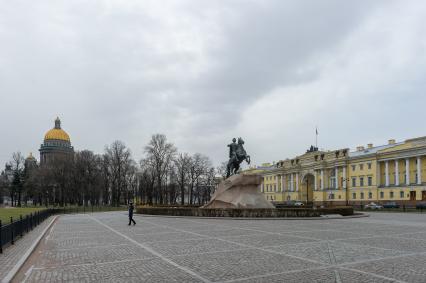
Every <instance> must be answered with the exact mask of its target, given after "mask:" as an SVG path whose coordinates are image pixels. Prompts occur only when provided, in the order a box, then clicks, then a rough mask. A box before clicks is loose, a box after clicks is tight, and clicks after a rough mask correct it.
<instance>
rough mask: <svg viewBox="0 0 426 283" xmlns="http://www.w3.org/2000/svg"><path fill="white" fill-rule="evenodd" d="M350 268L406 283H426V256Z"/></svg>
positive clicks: (414, 256)
mask: <svg viewBox="0 0 426 283" xmlns="http://www.w3.org/2000/svg"><path fill="white" fill-rule="evenodd" d="M348 267H350V268H353V269H358V270H362V271H365V272H370V273H373V272H374V273H376V274H379V275H383V276H386V277H390V278H395V279H398V280H401V281H405V282H419V283H424V282H426V254H422V255H410V256H406V257H398V258H390V259H381V260H375V261H369V262H367V263H359V264H354V265H349V266H348Z"/></svg>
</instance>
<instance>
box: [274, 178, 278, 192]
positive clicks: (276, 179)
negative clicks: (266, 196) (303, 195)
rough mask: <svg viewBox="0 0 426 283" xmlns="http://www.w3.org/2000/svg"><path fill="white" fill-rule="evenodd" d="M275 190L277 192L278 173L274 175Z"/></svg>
mask: <svg viewBox="0 0 426 283" xmlns="http://www.w3.org/2000/svg"><path fill="white" fill-rule="evenodd" d="M274 191H275V192H278V175H276V176H275V190H274Z"/></svg>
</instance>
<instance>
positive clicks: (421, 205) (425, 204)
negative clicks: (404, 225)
mask: <svg viewBox="0 0 426 283" xmlns="http://www.w3.org/2000/svg"><path fill="white" fill-rule="evenodd" d="M416 208H417V209H426V201H422V202H418V203H417V204H416Z"/></svg>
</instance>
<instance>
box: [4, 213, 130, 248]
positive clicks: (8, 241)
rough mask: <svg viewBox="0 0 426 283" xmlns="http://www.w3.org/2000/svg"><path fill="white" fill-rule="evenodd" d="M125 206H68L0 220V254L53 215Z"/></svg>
mask: <svg viewBox="0 0 426 283" xmlns="http://www.w3.org/2000/svg"><path fill="white" fill-rule="evenodd" d="M126 209H127V207H126V206H118V207H112V206H68V207H55V208H48V209H44V210H40V211H36V212H33V213H30V214H28V215H25V216H22V215H21V216H20V217H19V218H18V219H13V218H12V217H10V221H8V223H2V221H1V220H0V253H3V248H4V247H6V246H9V245H14V244H15V240H17V239H18V238H21V237H23V236H24V234H26V233H28V232H29V231H31V230H33V229H34V228H35V227H36V226H37V225H39V224H40V223H42V222H43V221H44V220H45V219H46V218H48V217H49V216H51V215H53V214H68V213H70V214H73V213H93V212H106V211H118V210H121V211H123V210H126Z"/></svg>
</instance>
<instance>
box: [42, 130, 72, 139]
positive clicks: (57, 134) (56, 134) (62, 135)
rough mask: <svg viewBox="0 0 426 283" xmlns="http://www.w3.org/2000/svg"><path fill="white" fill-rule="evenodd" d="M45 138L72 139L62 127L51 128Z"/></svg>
mask: <svg viewBox="0 0 426 283" xmlns="http://www.w3.org/2000/svg"><path fill="white" fill-rule="evenodd" d="M44 140H63V141H68V142H69V141H70V136H69V135H68V134H67V133H66V132H65V131H64V130H62V129H51V130H50V131H48V132H47V133H46V134H45V135H44Z"/></svg>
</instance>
